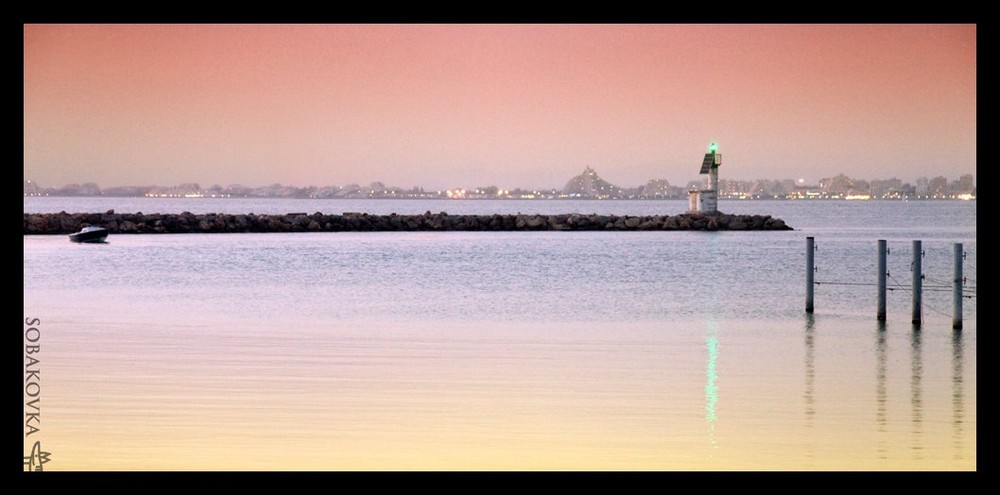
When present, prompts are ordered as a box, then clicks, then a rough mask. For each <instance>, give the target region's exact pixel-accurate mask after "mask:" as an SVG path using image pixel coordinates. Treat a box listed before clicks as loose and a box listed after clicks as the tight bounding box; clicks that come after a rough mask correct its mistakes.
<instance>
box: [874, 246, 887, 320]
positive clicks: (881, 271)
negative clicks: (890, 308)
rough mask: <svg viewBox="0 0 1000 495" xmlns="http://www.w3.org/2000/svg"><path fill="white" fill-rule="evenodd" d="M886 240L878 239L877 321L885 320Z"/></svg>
mask: <svg viewBox="0 0 1000 495" xmlns="http://www.w3.org/2000/svg"><path fill="white" fill-rule="evenodd" d="M885 244H886V242H885V239H879V240H878V310H877V313H876V315H875V318H876V319H878V321H885V277H886V273H887V271H886V269H885V255H886V245H885Z"/></svg>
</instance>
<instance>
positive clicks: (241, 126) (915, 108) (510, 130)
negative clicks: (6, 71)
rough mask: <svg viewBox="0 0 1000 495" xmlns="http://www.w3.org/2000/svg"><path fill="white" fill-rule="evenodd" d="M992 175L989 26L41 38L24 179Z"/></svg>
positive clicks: (163, 28)
mask: <svg viewBox="0 0 1000 495" xmlns="http://www.w3.org/2000/svg"><path fill="white" fill-rule="evenodd" d="M712 141H717V142H718V143H719V152H720V153H722V154H723V157H724V160H723V165H722V169H721V170H720V176H721V177H722V178H723V179H726V178H729V179H755V178H769V179H785V178H796V179H797V178H804V179H805V180H806V182H808V183H815V182H817V181H818V180H819V179H820V178H822V177H829V176H833V175H836V174H838V173H841V172H843V173H845V174H847V175H849V176H853V177H855V178H859V179H881V178H890V177H893V176H895V177H897V178H900V179H903V180H904V181H909V182H912V181H913V180H914V179H916V178H917V177H920V176H927V177H933V176H937V175H944V176H946V177H948V178H949V180H953V179H957V178H958V176H959V175H962V174H976V26H975V25H971V24H948V25H924V24H921V25H902V24H891V25H862V24H849V25H813V24H806V25H776V24H775V25H772V24H765V25H736V24H731V25H730V24H725V25H683V24H682V25H669V24H667V25H653V24H639V25H629V24H612V25H603V24H584V25H563V24H555V25H536V24H527V25H521V24H503V25H486V24H473V25H452V24H444V25H436V24H418V25H406V24H393V25H370V24H362V25H268V24H264V25H52V24H45V25H25V26H24V177H25V179H31V180H34V181H36V182H38V183H39V184H41V185H42V186H62V185H65V184H69V183H84V182H96V183H98V184H99V185H100V186H102V187H110V186H121V185H153V184H155V185H176V184H179V183H184V182H197V183H199V184H200V185H201V186H202V187H203V188H207V187H208V186H210V185H213V184H219V185H223V186H226V185H229V184H243V185H246V186H262V185H267V184H272V183H281V184H286V185H294V186H310V185H312V186H326V185H345V184H350V183H357V184H362V185H367V184H369V183H371V182H373V181H382V182H384V183H385V184H387V185H390V186H399V187H404V188H410V187H413V186H421V187H424V188H427V189H441V188H450V187H478V186H488V185H496V186H499V187H501V188H514V187H529V188H530V187H535V188H561V187H562V186H563V185H565V183H566V181H567V180H568V179H569V178H570V177H572V176H574V175H576V174H579V173H580V172H581V171H583V169H584V168H585V167H587V166H590V167H593V168H594V169H595V170H596V171H597V172H598V174H600V175H601V177H602V178H604V179H606V180H608V181H610V182H612V183H614V184H616V185H619V186H623V187H634V186H638V185H641V184H644V183H645V182H646V181H647V180H649V179H654V178H659V179H668V180H669V181H670V182H671V183H672V184H674V185H681V186H683V185H684V184H686V183H687V182H688V181H690V180H694V179H698V178H699V176H698V170H699V168H700V165H701V157H702V154H703V153H705V151H706V148H707V146H708V144H709V143H710V142H712Z"/></svg>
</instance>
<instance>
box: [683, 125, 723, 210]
mask: <svg viewBox="0 0 1000 495" xmlns="http://www.w3.org/2000/svg"><path fill="white" fill-rule="evenodd" d="M717 148H718V145H717V144H715V143H714V142H713V143H712V144H711V145H709V147H708V153H705V159H704V160H702V162H701V172H699V173H700V174H703V175H704V174H708V177H707V178H706V180H705V187H704V189H696V190H692V191H688V194H689V209H690V210H691V212H692V213H715V212H716V211H718V209H719V165H722V154H721V153H716V152H715V150H716V149H717Z"/></svg>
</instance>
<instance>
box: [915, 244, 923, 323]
mask: <svg viewBox="0 0 1000 495" xmlns="http://www.w3.org/2000/svg"><path fill="white" fill-rule="evenodd" d="M920 245H921V243H920V241H913V320H912V321H913V324H914V325H919V324H920V322H921V315H920V310H921V307H920V306H921V304H922V302H921V300H920V293H921V291H922V290H923V278H924V277H923V273H922V272H923V270H922V268H921V266H920V260H921V258H922V255H923V249H921V247H920Z"/></svg>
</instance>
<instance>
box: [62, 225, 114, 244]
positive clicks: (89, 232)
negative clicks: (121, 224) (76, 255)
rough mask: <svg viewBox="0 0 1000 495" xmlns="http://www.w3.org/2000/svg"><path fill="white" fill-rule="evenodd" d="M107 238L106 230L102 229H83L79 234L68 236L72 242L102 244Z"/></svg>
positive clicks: (92, 227)
mask: <svg viewBox="0 0 1000 495" xmlns="http://www.w3.org/2000/svg"><path fill="white" fill-rule="evenodd" d="M107 238H108V229H106V228H104V227H94V226H90V227H84V228H83V229H82V230H80V231H79V232H75V233H73V234H70V235H69V240H71V241H73V242H104V239H107Z"/></svg>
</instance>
